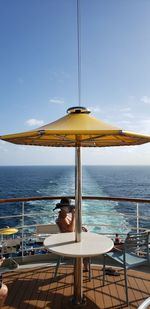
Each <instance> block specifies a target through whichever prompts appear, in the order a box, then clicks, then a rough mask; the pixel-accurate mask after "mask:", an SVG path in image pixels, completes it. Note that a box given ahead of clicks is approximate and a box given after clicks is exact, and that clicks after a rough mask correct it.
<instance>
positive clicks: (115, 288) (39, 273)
mask: <svg viewBox="0 0 150 309" xmlns="http://www.w3.org/2000/svg"><path fill="white" fill-rule="evenodd" d="M144 270H146V272H145V271H143V269H141V270H140V271H135V270H134V271H133V270H130V271H128V274H129V277H128V278H129V300H130V306H129V307H127V306H126V305H125V303H124V301H125V294H124V281H123V280H122V278H123V277H122V275H120V276H118V277H114V276H106V284H105V286H102V271H101V267H100V266H99V267H98V266H97V265H96V266H95V265H92V276H93V278H92V280H91V282H88V274H86V273H83V279H84V280H83V290H84V295H85V296H86V298H87V303H86V305H84V306H82V307H83V308H85V309H97V308H100V309H101V308H105V309H112V308H130V309H133V308H137V307H138V306H139V305H140V304H141V302H143V300H144V299H146V298H147V297H149V296H150V270H149V269H148V268H147V269H144ZM53 274H54V267H53V266H50V267H46V266H42V267H40V268H32V269H31V268H30V269H23V270H21V269H20V270H17V271H15V272H14V271H13V272H8V273H5V274H4V275H3V281H4V283H6V284H7V286H8V289H9V295H8V297H7V300H6V303H5V306H3V309H14V308H15V309H33V308H45V309H66V308H67V309H69V308H72V305H71V296H72V294H73V267H72V266H70V265H67V266H66V265H65V266H63V265H62V266H61V267H60V268H59V273H58V276H57V281H54V280H53ZM76 308H77V307H76Z"/></svg>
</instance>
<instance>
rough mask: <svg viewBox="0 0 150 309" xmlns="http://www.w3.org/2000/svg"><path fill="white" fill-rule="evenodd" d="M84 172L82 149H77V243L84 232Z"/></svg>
mask: <svg viewBox="0 0 150 309" xmlns="http://www.w3.org/2000/svg"><path fill="white" fill-rule="evenodd" d="M81 179H82V170H81V148H80V147H78V146H77V147H76V148H75V207H76V208H75V241H76V242H80V241H81V231H82V217H81V208H82V180H81Z"/></svg>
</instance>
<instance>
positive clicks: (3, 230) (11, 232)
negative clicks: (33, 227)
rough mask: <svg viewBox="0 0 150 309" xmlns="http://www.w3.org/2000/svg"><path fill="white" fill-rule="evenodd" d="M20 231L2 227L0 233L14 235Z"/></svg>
mask: <svg viewBox="0 0 150 309" xmlns="http://www.w3.org/2000/svg"><path fill="white" fill-rule="evenodd" d="M17 232H18V229H15V228H11V227H8V228H6V229H0V235H12V234H15V233H17Z"/></svg>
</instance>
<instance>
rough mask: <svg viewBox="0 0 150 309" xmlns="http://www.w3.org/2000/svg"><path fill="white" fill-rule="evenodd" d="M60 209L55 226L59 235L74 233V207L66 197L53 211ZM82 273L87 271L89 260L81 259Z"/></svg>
mask: <svg viewBox="0 0 150 309" xmlns="http://www.w3.org/2000/svg"><path fill="white" fill-rule="evenodd" d="M55 209H60V211H59V213H58V218H57V219H56V224H57V225H58V227H59V230H60V232H61V233H67V232H74V231H75V206H74V205H73V204H72V203H71V200H70V199H69V198H68V197H63V198H62V199H61V201H60V203H57V204H56V207H55V208H54V209H53V210H55ZM82 230H83V231H84V232H87V229H86V228H84V227H83V228H82ZM83 265H84V271H88V267H89V259H88V258H84V259H83Z"/></svg>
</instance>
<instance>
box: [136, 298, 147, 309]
mask: <svg viewBox="0 0 150 309" xmlns="http://www.w3.org/2000/svg"><path fill="white" fill-rule="evenodd" d="M149 306H150V297H148V298H147V299H145V300H144V302H143V303H142V304H141V305H140V306H139V307H138V309H146V308H149Z"/></svg>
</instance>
